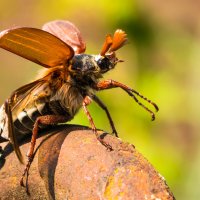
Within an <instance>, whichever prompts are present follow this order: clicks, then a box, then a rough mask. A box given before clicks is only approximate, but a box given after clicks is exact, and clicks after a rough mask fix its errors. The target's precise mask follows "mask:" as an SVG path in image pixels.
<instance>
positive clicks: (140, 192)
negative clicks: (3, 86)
mask: <svg viewBox="0 0 200 200" xmlns="http://www.w3.org/2000/svg"><path fill="white" fill-rule="evenodd" d="M99 133H100V134H102V132H99ZM102 136H105V137H104V140H105V141H106V142H108V143H109V144H110V145H111V146H112V147H113V151H109V150H107V149H106V148H105V146H103V145H102V144H101V143H100V142H99V141H98V140H97V139H96V137H95V135H94V134H93V132H92V131H91V130H90V129H88V128H86V127H82V126H76V125H65V126H60V127H56V128H54V129H51V134H50V133H49V134H47V135H45V136H42V137H40V138H39V139H38V140H37V145H39V148H38V151H37V153H36V155H35V158H34V161H33V163H32V166H31V169H30V176H29V190H30V195H31V196H28V195H27V194H26V192H25V189H24V188H22V187H21V186H20V185H19V180H20V177H21V173H22V171H23V165H21V164H19V162H18V160H17V158H16V156H15V154H14V153H13V152H12V153H10V154H9V155H8V156H7V157H6V161H5V163H4V164H2V166H3V167H2V168H1V169H0V184H1V186H0V199H59V200H60V199H70V200H80V199H81V200H82V199H83V200H85V199H86V200H88V199H92V200H98V199H109V200H110V199H123V200H126V199H137V200H139V199H162V200H163V199H174V197H173V194H172V193H171V191H170V189H169V188H168V186H167V184H166V182H165V180H164V178H163V177H162V176H161V175H160V174H159V173H158V172H157V171H156V170H155V169H154V168H153V166H152V165H151V164H150V163H149V162H148V161H147V160H146V159H145V158H144V157H143V156H142V155H141V154H140V153H139V152H138V151H137V150H136V149H135V148H134V147H133V145H130V144H128V143H124V142H122V141H121V140H120V139H118V138H116V137H113V136H111V135H108V134H102ZM29 145H30V144H29V143H26V144H24V145H22V146H21V148H22V152H27V149H28V147H29ZM8 149H9V148H8ZM8 151H9V150H8ZM0 162H2V161H0ZM0 166H1V165H0Z"/></svg>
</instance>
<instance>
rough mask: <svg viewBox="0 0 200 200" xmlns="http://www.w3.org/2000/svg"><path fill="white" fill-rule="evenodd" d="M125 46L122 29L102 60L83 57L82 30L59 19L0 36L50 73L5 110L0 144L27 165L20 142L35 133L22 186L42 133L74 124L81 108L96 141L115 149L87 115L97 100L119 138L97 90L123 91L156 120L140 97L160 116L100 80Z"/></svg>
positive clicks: (8, 102)
mask: <svg viewBox="0 0 200 200" xmlns="http://www.w3.org/2000/svg"><path fill="white" fill-rule="evenodd" d="M126 41H127V37H126V33H125V32H124V31H122V30H120V29H118V30H116V31H115V33H114V35H113V36H111V35H107V36H106V39H105V42H104V44H103V47H102V50H101V52H100V54H99V55H88V54H83V53H84V51H85V48H86V47H85V42H84V41H83V39H82V37H81V34H80V31H79V30H78V29H77V28H76V27H75V25H74V24H72V23H71V22H68V21H60V20H59V21H52V22H49V23H47V24H45V25H44V26H43V30H40V29H36V28H28V27H20V28H14V29H8V30H5V31H3V32H1V33H0V47H1V48H3V49H6V50H8V51H10V52H12V53H15V54H17V55H19V56H21V57H24V58H26V59H28V60H31V61H33V62H35V63H37V64H39V65H42V66H43V67H44V68H45V69H44V71H43V73H41V77H39V78H38V79H37V80H36V81H34V82H32V83H29V84H27V85H24V86H22V87H20V88H19V89H17V90H15V91H14V92H13V93H12V94H11V95H10V97H9V98H8V99H7V100H6V101H5V103H4V104H3V105H2V107H1V108H0V143H1V142H3V141H5V140H9V141H10V142H11V143H12V144H13V147H14V150H15V152H16V155H17V157H18V159H19V161H20V162H22V163H23V157H22V154H21V152H20V149H19V146H18V144H17V141H18V140H19V138H21V137H23V135H26V134H31V133H32V138H31V144H30V149H29V151H28V153H27V157H28V161H27V164H26V167H25V170H24V173H23V176H22V179H21V185H23V178H24V177H25V176H27V177H28V171H29V168H30V165H31V162H32V160H33V155H34V148H35V143H36V139H37V134H38V129H39V128H43V127H45V126H47V125H54V124H58V123H63V122H67V121H70V120H71V119H72V118H73V117H74V116H75V114H76V113H77V112H78V110H79V109H80V108H81V107H83V109H84V111H85V113H86V115H87V117H88V119H89V121H90V123H91V127H92V129H93V131H94V133H95V134H96V136H97V139H98V140H99V141H100V142H101V143H102V144H103V145H105V146H106V147H107V148H111V147H110V146H109V144H106V143H105V142H104V141H103V139H101V138H99V137H98V134H97V131H96V127H95V124H94V122H93V120H92V117H91V115H90V113H89V111H88V110H87V106H88V105H89V104H90V103H91V102H92V100H93V101H95V102H96V103H97V104H98V105H99V106H100V107H101V108H102V109H103V110H104V111H105V112H106V115H107V117H108V120H109V122H110V125H111V128H112V131H113V133H114V134H115V135H116V136H118V134H117V131H116V129H115V126H114V123H113V121H112V118H111V115H110V113H109V111H108V109H107V108H106V106H105V105H104V103H103V102H102V101H101V100H100V99H99V98H98V97H97V96H96V95H95V92H96V91H99V90H105V89H110V88H116V87H120V88H121V89H123V90H124V91H125V92H127V93H128V94H129V95H130V96H131V97H132V98H133V99H134V100H135V101H136V102H137V103H138V104H139V105H140V106H142V107H143V108H144V109H145V110H147V111H148V112H149V113H150V114H151V115H152V120H154V119H155V115H154V112H153V111H151V110H150V109H148V108H147V107H146V106H144V105H143V104H142V103H141V102H139V101H138V99H137V97H136V96H138V97H140V98H142V99H144V100H146V101H147V102H149V103H150V104H152V105H153V106H154V107H155V109H156V111H158V107H157V106H156V104H155V103H153V102H152V101H150V100H148V99H147V98H146V97H144V96H142V95H140V94H139V93H138V92H137V91H135V90H133V89H131V88H130V87H128V86H126V85H124V84H122V83H119V82H117V81H114V80H103V81H100V79H101V78H102V77H103V74H104V73H105V72H107V71H109V70H111V69H113V68H114V67H115V65H116V64H117V63H118V62H120V61H121V60H119V59H118V58H117V57H116V54H115V52H116V51H117V50H118V49H119V48H121V47H122V46H124V44H125V43H126ZM26 180H27V179H26ZM26 184H27V181H26Z"/></svg>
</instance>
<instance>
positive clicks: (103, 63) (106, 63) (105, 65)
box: [97, 57, 111, 72]
mask: <svg viewBox="0 0 200 200" xmlns="http://www.w3.org/2000/svg"><path fill="white" fill-rule="evenodd" d="M97 64H98V66H99V67H100V68H101V70H102V72H107V71H108V70H109V69H110V65H111V63H110V60H109V59H108V58H107V57H104V58H100V59H99V60H98V61H97Z"/></svg>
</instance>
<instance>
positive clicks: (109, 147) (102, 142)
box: [82, 96, 112, 150]
mask: <svg viewBox="0 0 200 200" xmlns="http://www.w3.org/2000/svg"><path fill="white" fill-rule="evenodd" d="M90 103H91V99H90V97H89V96H86V97H85V98H84V100H83V103H82V106H83V110H84V112H85V114H86V115H87V118H88V119H89V122H90V124H91V127H92V130H93V132H94V133H95V135H96V137H97V139H98V140H99V142H101V144H103V145H104V146H105V147H106V148H108V149H110V150H112V147H111V146H110V145H109V144H107V143H106V142H105V141H104V140H103V139H102V138H101V137H100V136H99V135H98V133H97V128H96V126H95V124H94V121H93V119H92V116H91V115H90V112H89V110H88V109H87V106H88V105H89V104H90Z"/></svg>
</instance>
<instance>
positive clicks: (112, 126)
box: [91, 95, 118, 137]
mask: <svg viewBox="0 0 200 200" xmlns="http://www.w3.org/2000/svg"><path fill="white" fill-rule="evenodd" d="M91 98H92V99H93V100H94V101H95V102H96V103H97V104H98V105H99V106H100V107H101V108H102V109H103V110H104V111H105V112H106V115H107V117H108V120H109V123H110V126H111V128H112V132H113V134H115V136H116V137H118V134H117V131H116V128H115V125H114V122H113V120H112V117H111V115H110V113H109V111H108V109H107V107H106V105H105V104H104V103H103V102H102V101H101V100H100V99H99V98H98V97H97V96H96V95H92V96H91Z"/></svg>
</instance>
